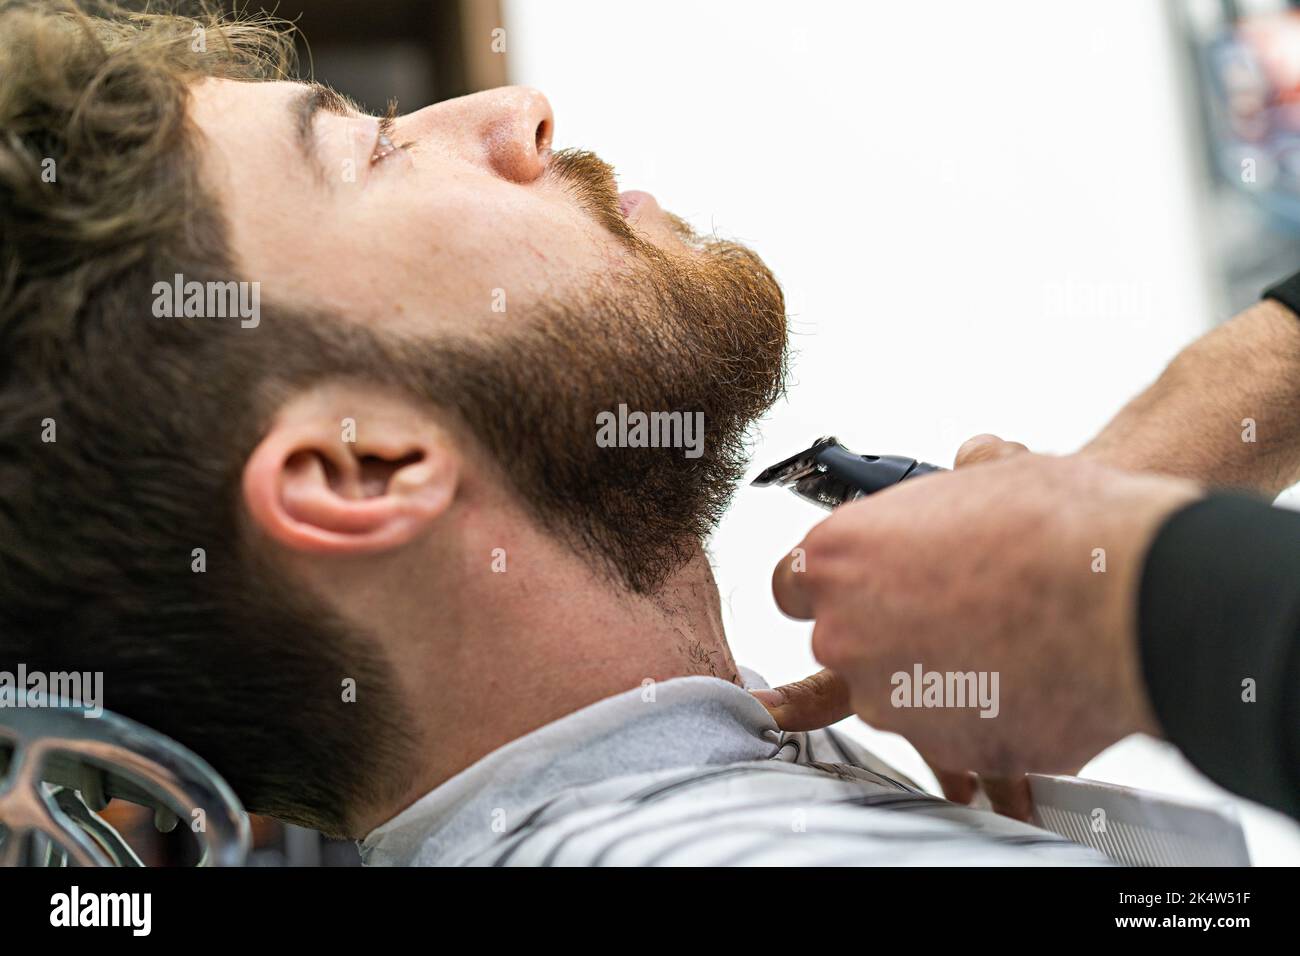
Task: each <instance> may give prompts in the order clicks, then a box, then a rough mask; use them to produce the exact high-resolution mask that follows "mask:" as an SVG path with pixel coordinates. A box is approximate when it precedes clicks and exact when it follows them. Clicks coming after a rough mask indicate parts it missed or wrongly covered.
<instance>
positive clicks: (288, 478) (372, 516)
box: [243, 415, 459, 555]
mask: <svg viewBox="0 0 1300 956" xmlns="http://www.w3.org/2000/svg"><path fill="white" fill-rule="evenodd" d="M354 437H355V438H356V440H351V441H349V440H344V439H343V438H341V437H340V431H339V429H338V427H337V420H336V419H335V418H333V417H332V416H326V415H319V416H311V415H308V416H302V417H298V418H295V417H292V416H290V417H288V418H282V419H281V420H280V421H278V422H277V423H276V425H274V426H273V427H272V429H271V432H270V433H269V434H268V435H267V436H266V437H265V438H263V439H262V441H261V443H260V444H259V445H258V446H257V448H256V449H254V451H253V454H252V455H251V456H249V459H248V461H247V462H246V463H245V465H244V475H243V496H244V504H245V507H246V508H247V510H248V514H249V516H250V518H251V519H252V521H253V523H254V525H256V526H257V527H258V528H259V529H260V530H261V531H262V532H263V533H265V534H266V535H267V536H268V537H270V538H271V539H273V540H275V541H277V542H279V543H280V544H282V545H284V546H285V547H288V548H290V549H292V550H295V551H305V552H313V553H317V554H339V555H347V554H366V553H377V552H381V551H387V550H390V549H393V548H397V547H400V546H402V545H404V544H407V543H408V542H410V541H412V540H414V539H416V538H419V537H420V536H422V535H423V534H425V533H427V532H428V531H429V530H430V528H431V527H432V526H433V524H434V523H435V522H436V521H437V519H438V518H439V517H441V516H442V515H443V514H444V513H445V512H446V511H447V509H448V507H450V505H451V502H452V499H453V498H454V497H455V492H456V485H457V480H458V473H459V457H458V455H457V454H456V452H455V450H454V449H453V448H452V447H451V446H450V445H449V444H448V443H447V442H446V441H445V438H444V436H443V435H442V434H441V433H440V432H439V431H438V430H436V429H434V428H432V427H421V426H420V425H414V426H413V424H412V420H411V417H410V416H408V415H396V416H389V417H382V416H376V417H374V418H373V419H371V420H369V421H368V422H367V425H366V427H365V428H364V429H361V434H360V435H358V436H354Z"/></svg>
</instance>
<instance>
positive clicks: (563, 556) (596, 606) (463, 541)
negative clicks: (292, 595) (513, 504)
mask: <svg viewBox="0 0 1300 956" xmlns="http://www.w3.org/2000/svg"><path fill="white" fill-rule="evenodd" d="M460 528H461V533H460V534H458V535H456V536H455V539H454V544H452V545H451V546H446V547H444V548H443V549H442V550H441V553H439V554H436V555H431V556H430V558H431V560H430V563H429V564H428V565H426V566H427V567H432V568H436V569H437V571H436V581H434V582H427V586H416V587H414V588H408V589H406V593H407V595H408V596H409V597H411V598H414V601H410V600H408V607H407V624H408V626H407V627H406V628H405V629H404V630H405V633H403V634H401V635H400V636H398V635H388V637H390V638H394V640H392V641H391V642H390V641H386V643H387V644H388V650H389V653H390V655H391V656H392V657H393V658H394V665H395V668H396V670H397V672H398V674H399V675H401V678H402V680H403V681H404V684H405V688H404V690H405V698H406V700H408V701H412V702H414V706H415V707H416V708H418V713H417V714H416V715H415V716H416V721H417V724H419V726H418V727H417V728H416V731H417V734H418V735H419V738H420V739H422V741H423V743H422V744H421V752H420V759H419V761H418V763H419V766H420V770H419V772H418V773H417V776H416V779H415V780H414V781H413V784H412V786H411V787H410V788H409V790H408V791H407V793H406V795H405V797H404V798H403V802H401V805H400V806H395V807H389V808H384V809H383V810H381V811H379V812H378V813H376V814H374V815H373V816H374V819H372V820H371V821H369V822H370V823H371V824H372V825H377V824H378V823H380V822H383V821H384V820H386V819H388V818H390V817H391V816H393V815H394V814H395V813H396V812H398V811H400V810H401V809H402V808H403V807H405V806H406V805H408V804H409V803H411V802H413V801H414V800H417V799H419V797H421V796H423V795H424V794H425V793H427V792H428V791H430V790H432V789H433V788H434V787H435V786H437V785H438V784H440V783H442V782H443V781H445V780H447V779H448V778H450V777H452V776H453V775H455V774H456V773H458V772H459V771H461V770H463V769H464V768H466V767H468V766H469V765H470V764H472V763H474V762H475V761H477V760H479V759H481V758H482V757H484V756H486V755H487V754H488V753H490V752H491V751H493V750H495V749H497V748H498V747H501V746H503V745H504V744H506V743H509V742H510V741H512V740H514V739H516V738H518V737H521V736H523V735H524V734H527V733H528V732H530V731H532V730H536V729H537V728H538V727H541V726H543V725H545V724H547V723H550V722H552V721H555V720H558V719H559V718H561V717H563V716H565V715H567V714H570V713H573V712H574V711H576V710H579V709H581V708H582V707H585V706H587V705H589V704H592V703H595V702H596V701H598V700H602V699H604V698H606V697H610V696H613V695H614V694H618V693H622V692H623V691H627V690H630V689H633V688H636V687H641V686H644V685H646V684H647V682H652V681H654V682H657V681H664V680H669V679H671V678H674V677H681V676H685V675H692V674H700V675H706V676H713V677H717V678H720V679H722V680H726V681H730V682H732V683H739V682H740V678H739V676H738V673H737V670H736V665H735V661H734V660H733V659H732V656H731V651H730V649H729V648H728V646H727V641H726V636H725V634H724V631H723V626H722V616H721V609H720V604H719V598H718V589H717V584H716V582H715V581H714V578H713V571H712V569H711V568H710V567H709V563H708V559H707V557H706V555H705V553H704V550H703V548H702V547H699V548H697V550H696V553H695V555H694V556H693V557H692V558H691V560H690V561H689V562H688V563H687V564H686V565H685V566H684V567H682V568H681V569H680V570H679V571H678V572H676V573H675V574H674V575H673V576H672V577H671V578H670V579H669V580H668V581H667V582H666V584H665V585H664V587H663V588H662V589H661V590H660V591H659V592H657V593H656V594H654V595H653V596H646V595H638V594H633V593H631V592H629V591H628V590H627V589H626V588H624V587H622V586H620V585H617V584H615V583H613V582H612V581H611V580H609V579H608V578H607V577H605V576H603V575H601V574H600V573H599V572H597V571H596V570H594V569H593V568H592V567H591V566H590V564H589V563H588V562H586V561H585V560H584V559H583V558H582V557H580V556H579V555H577V554H575V553H574V551H573V550H572V549H571V548H570V547H568V546H567V545H565V544H563V543H561V542H559V541H557V540H556V539H555V537H554V536H552V535H549V534H546V533H544V532H542V531H540V530H538V529H537V528H536V527H535V526H534V524H533V523H532V522H531V521H526V520H519V518H518V516H517V515H511V514H508V513H506V512H504V511H503V510H502V509H501V508H500V507H492V508H481V509H473V508H471V509H469V510H468V513H467V514H463V515H462V516H461V522H460ZM413 583H414V582H413ZM388 610H389V611H391V610H392V607H391V605H389V607H388Z"/></svg>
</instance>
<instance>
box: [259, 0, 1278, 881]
mask: <svg viewBox="0 0 1300 956" xmlns="http://www.w3.org/2000/svg"><path fill="white" fill-rule="evenodd" d="M241 5H243V6H252V7H258V6H262V4H259V3H251V4H241ZM265 6H266V8H268V9H271V10H273V11H274V12H275V13H276V14H277V15H279V16H281V17H284V18H286V19H290V20H293V21H295V22H296V23H297V24H298V25H299V26H300V27H301V29H302V32H303V34H304V35H305V36H306V37H307V39H308V40H309V41H310V48H309V49H307V48H304V50H303V54H304V55H303V65H304V68H305V69H306V68H310V69H311V70H313V71H314V73H315V76H316V78H317V79H319V80H322V81H324V82H327V83H330V84H333V85H334V86H336V87H338V88H339V89H341V90H343V91H344V92H347V93H349V94H351V95H352V96H353V97H355V98H356V99H358V100H359V101H360V102H362V103H363V104H365V105H366V106H368V107H369V108H371V109H374V110H376V111H378V110H381V109H382V108H383V106H384V105H385V103H386V102H387V101H388V99H389V98H390V97H392V96H396V97H397V98H398V100H399V101H400V104H401V108H402V109H403V110H409V109H414V108H417V107H418V106H422V105H424V104H426V103H428V102H432V101H435V100H439V99H444V98H448V97H451V96H456V95H460V94H462V93H466V92H472V91H474V90H478V89H484V88H489V87H492V86H496V85H499V84H501V83H506V82H510V83H523V84H529V85H532V86H536V87H538V88H540V89H541V90H542V91H543V92H544V93H545V94H546V95H547V96H548V97H549V98H550V100H551V103H552V104H553V106H554V108H555V116H556V145H557V146H581V147H584V148H588V149H592V150H595V151H596V152H597V153H599V154H600V155H601V156H603V157H604V158H605V159H607V160H609V161H610V162H612V163H613V164H614V166H615V167H616V168H617V169H618V171H619V174H620V185H621V188H624V189H630V188H636V189H646V190H648V191H651V192H653V193H654V194H655V195H656V197H657V198H658V199H659V201H660V203H661V204H662V205H663V206H664V207H665V208H667V209H670V210H673V211H675V212H677V213H678V214H680V215H682V216H685V217H686V218H687V219H689V220H690V221H691V222H692V223H693V224H694V225H695V226H696V227H697V228H699V229H701V230H702V231H716V232H718V233H719V234H720V235H723V236H728V237H732V238H737V239H740V240H742V241H744V242H746V243H748V244H751V245H752V246H754V247H755V248H756V249H757V250H758V251H759V252H760V253H761V254H762V255H763V257H764V258H765V259H766V260H767V262H768V263H769V264H770V265H771V266H772V267H773V269H774V270H775V272H776V274H777V275H778V277H780V278H781V280H782V282H783V285H784V287H785V290H786V294H787V299H788V305H789V310H790V312H791V314H792V318H793V327H794V330H795V335H794V340H793V342H794V348H795V350H796V355H795V359H794V364H793V370H794V375H793V380H792V382H793V386H792V388H791V391H790V395H789V399H788V401H786V402H785V403H783V404H782V405H780V406H779V407H778V408H777V409H775V410H774V412H773V413H772V415H771V416H770V417H769V419H768V420H767V421H766V422H764V423H763V425H762V427H761V428H760V430H759V432H758V434H757V441H756V445H755V458H754V461H755V467H754V469H753V470H754V472H755V473H756V472H757V470H758V468H759V467H760V466H761V465H763V464H766V463H770V462H771V461H773V460H776V459H778V458H783V457H785V456H787V455H790V454H792V453H794V452H795V451H797V450H799V449H801V448H803V447H805V446H807V445H808V444H810V443H811V441H812V440H813V439H814V438H816V437H818V436H819V435H823V434H835V435H838V436H839V437H840V438H841V439H842V440H843V441H844V442H845V443H847V444H848V445H849V446H850V447H852V448H854V449H856V450H858V451H861V452H875V453H897V454H906V455H909V456H916V457H919V458H923V459H926V460H929V461H932V462H935V463H939V464H951V462H952V457H953V454H954V452H955V451H956V449H957V447H958V445H959V444H960V443H961V441H962V440H964V439H965V438H967V437H969V436H970V435H973V434H976V433H978V432H984V431H992V432H996V433H998V434H1000V435H1002V436H1003V437H1006V438H1012V439H1016V440H1019V441H1023V442H1025V443H1026V444H1028V445H1029V446H1030V447H1031V448H1034V449H1037V450H1041V451H1048V452H1068V451H1071V450H1073V449H1075V448H1077V447H1078V446H1079V445H1081V444H1082V443H1083V442H1085V441H1086V440H1087V439H1088V438H1090V437H1091V436H1092V435H1093V434H1094V433H1095V432H1096V431H1097V430H1098V429H1100V428H1101V426H1102V425H1103V424H1104V423H1105V422H1106V421H1107V420H1108V419H1109V418H1110V417H1111V416H1112V415H1113V414H1114V413H1115V412H1116V411H1118V409H1119V408H1120V407H1121V406H1122V405H1123V404H1124V402H1125V401H1126V400H1127V399H1128V398H1130V397H1131V396H1132V395H1134V394H1135V393H1136V392H1138V391H1139V390H1141V389H1142V388H1143V387H1144V386H1145V385H1146V384H1148V383H1149V382H1150V381H1151V380H1152V379H1154V378H1155V376H1156V375H1157V374H1158V373H1159V372H1160V370H1161V368H1162V367H1163V366H1164V364H1165V363H1166V362H1167V361H1168V360H1169V359H1170V358H1171V357H1172V356H1173V355H1174V354H1175V353H1176V352H1177V351H1178V350H1179V349H1180V348H1181V347H1182V346H1183V345H1185V344H1187V343H1188V342H1189V341H1191V340H1192V339H1193V338H1195V337H1196V336H1198V335H1200V334H1201V333H1202V332H1204V331H1205V330H1207V329H1208V328H1210V327H1211V326H1212V325H1213V324H1214V323H1216V322H1219V321H1222V320H1223V319H1225V318H1227V317H1228V316H1230V315H1231V314H1232V313H1233V312H1234V311H1235V310H1237V309H1239V308H1240V307H1242V306H1244V305H1246V304H1248V303H1249V302H1251V301H1252V300H1254V299H1255V298H1256V297H1257V296H1258V293H1259V290H1260V289H1261V288H1262V287H1263V286H1264V285H1265V284H1267V283H1268V282H1270V281H1272V280H1274V279H1277V278H1280V277H1282V276H1284V275H1286V274H1289V273H1290V272H1292V271H1294V270H1295V269H1296V268H1297V267H1300V12H1296V11H1293V10H1292V9H1291V7H1292V6H1293V4H1288V3H1285V2H1282V0H1255V2H1245V0H1242V2H1226V0H1203V2H1197V0H1093V2H1090V3H1087V4H1079V3H1066V2H1049V3H1044V2H1042V0H998V2H996V3H970V2H963V0H929V2H926V3H912V4H901V3H894V4H885V3H862V4H849V3H841V2H830V0H805V2H803V3H800V4H798V5H797V6H795V5H791V4H789V3H781V2H777V0H655V2H620V3H616V4H615V3H609V2H600V0H546V2H541V0H500V2H498V0H367V2H366V3H364V4H360V3H351V2H348V0H278V2H274V3H267V4H265ZM1284 502H1286V503H1289V504H1292V505H1294V504H1295V502H1296V496H1295V495H1294V494H1290V493H1289V494H1288V495H1287V496H1284ZM820 516H821V513H820V512H818V511H816V510H815V509H812V508H811V507H809V506H808V505H806V504H804V503H802V502H799V501H797V500H796V499H795V498H794V497H793V496H791V495H786V494H779V493H777V492H775V491H771V490H768V491H763V490H757V489H744V490H742V491H741V492H740V493H739V494H738V495H737V498H736V502H735V505H734V507H733V509H732V510H731V512H730V514H729V515H728V516H727V518H726V519H725V521H724V522H723V524H722V526H721V528H720V529H719V531H718V532H717V534H716V536H715V538H714V540H713V542H712V551H713V554H714V557H715V560H716V566H717V571H718V579H719V584H720V586H721V588H722V594H723V601H724V607H725V609H726V613H727V615H728V625H729V633H730V636H731V640H732V644H733V647H734V648H735V651H736V656H737V659H738V660H740V661H741V662H742V663H744V664H746V665H747V666H749V667H751V668H754V669H756V670H758V671H759V672H760V673H762V674H763V675H764V676H765V677H766V679H767V680H768V681H769V682H771V683H773V684H776V683H780V682H784V681H788V680H792V679H796V678H799V677H802V676H805V675H806V674H807V673H810V672H811V671H812V670H813V669H815V667H816V665H815V663H814V661H813V660H812V657H811V655H810V653H809V650H808V637H809V633H810V628H809V627H808V625H805V624H797V623H794V622H791V621H788V620H786V619H784V618H783V617H782V616H781V615H779V614H778V613H777V611H776V609H775V607H774V605H773V603H772V599H771V596H770V592H769V578H770V574H771V570H772V566H773V565H774V563H775V562H776V560H777V559H778V558H779V557H780V556H781V555H782V554H783V553H784V552H786V551H787V550H788V549H789V548H791V547H792V546H794V545H795V544H797V543H798V541H799V540H800V539H801V538H802V536H803V535H804V534H805V533H806V532H807V531H808V529H809V528H811V527H812V525H813V524H814V523H816V522H817V521H818V520H819V518H820ZM844 728H845V729H846V730H847V731H849V732H851V733H853V734H855V735H856V736H859V737H860V738H862V739H864V740H866V741H867V742H868V743H869V745H871V746H873V747H875V748H876V749H877V750H878V751H879V752H880V753H881V754H882V756H884V757H886V758H887V759H891V760H893V761H894V762H895V763H896V764H898V765H899V766H900V767H901V768H902V769H904V770H905V771H906V772H909V773H911V774H912V775H913V776H915V777H916V778H917V779H920V780H927V781H932V780H933V778H932V777H930V775H929V773H928V771H927V770H926V769H925V767H924V764H923V763H922V762H921V761H920V759H919V758H918V757H917V756H916V754H915V752H914V751H912V749H911V748H910V747H909V746H908V745H907V744H906V743H905V742H904V741H902V740H901V739H900V738H897V737H894V736H892V735H886V734H879V733H876V732H874V731H871V730H870V729H869V728H866V727H865V726H864V725H862V724H861V722H859V721H856V720H852V721H848V722H846V723H845V725H844ZM1083 773H1084V775H1085V776H1092V777H1096V778H1100V779H1103V780H1109V781H1113V782H1117V783H1124V784H1129V785H1134V786H1141V787H1147V788H1150V789H1153V790H1159V791H1164V792H1167V793H1173V794H1178V795H1181V796H1184V797H1186V798H1189V799H1194V800H1199V801H1209V802H1231V803H1234V804H1236V805H1237V806H1238V808H1239V810H1240V812H1241V814H1242V817H1243V819H1244V821H1245V823H1246V829H1247V836H1248V842H1249V844H1250V849H1251V853H1252V856H1253V858H1254V859H1255V861H1256V862H1257V863H1265V864H1266V863H1292V864H1294V863H1297V862H1300V828H1297V827H1296V826H1295V825H1294V824H1292V823H1291V822H1289V821H1287V820H1286V819H1285V818H1283V817H1281V816H1279V815H1277V814H1273V813H1271V812H1269V811H1265V810H1262V809H1260V808H1257V807H1253V806H1250V805H1247V804H1244V803H1243V802H1242V801H1238V800H1235V798H1232V797H1230V796H1229V795H1227V794H1226V793H1225V792H1224V791H1222V790H1219V789H1218V788H1216V787H1214V786H1213V785H1212V784H1210V783H1209V782H1208V781H1206V780H1205V779H1204V778H1202V777H1201V776H1200V775H1199V774H1197V773H1196V772H1195V771H1194V770H1192V769H1191V768H1190V767H1189V766H1188V765H1187V764H1186V762H1185V761H1183V760H1182V758H1181V757H1180V756H1179V755H1178V754H1177V753H1176V752H1174V751H1173V750H1172V748H1169V747H1167V746H1165V745H1162V744H1159V743H1157V742H1155V741H1151V740H1147V739H1140V738H1134V739H1130V740H1128V741H1124V742H1122V743H1120V744H1119V745H1117V746H1115V747H1113V748H1111V749H1110V750H1108V751H1107V752H1105V753H1104V754H1102V755H1101V756H1099V757H1098V758H1097V759H1095V760H1094V761H1093V762H1092V763H1091V764H1089V765H1088V767H1086V768H1085V769H1084V771H1083ZM258 832H259V838H258V839H259V849H258V851H257V853H255V855H254V862H261V863H266V864H271V865H273V864H276V863H283V862H286V861H291V862H299V863H318V862H319V863H331V862H335V863H350V862H355V859H356V854H355V851H354V850H353V849H352V848H351V847H350V846H348V845H339V844H333V843H330V842H329V841H321V840H319V839H318V838H317V837H316V835H315V834H311V833H308V832H306V831H295V830H294V829H293V828H287V829H286V828H282V827H280V826H279V825H278V824H274V823H271V822H270V821H262V822H260V823H259V831H258Z"/></svg>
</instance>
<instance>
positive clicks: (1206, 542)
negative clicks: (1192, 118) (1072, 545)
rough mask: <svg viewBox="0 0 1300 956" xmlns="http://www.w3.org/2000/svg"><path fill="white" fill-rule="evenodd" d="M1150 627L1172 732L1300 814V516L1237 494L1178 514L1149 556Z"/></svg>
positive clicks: (1145, 650) (1143, 609) (1145, 590)
mask: <svg viewBox="0 0 1300 956" xmlns="http://www.w3.org/2000/svg"><path fill="white" fill-rule="evenodd" d="M1138 634H1139V642H1140V646H1141V657H1142V669H1143V672H1144V674H1145V677H1146V683H1147V688H1148V691H1149V693H1150V698H1151V703H1152V706H1153V708H1154V710H1155V713H1156V716H1157V717H1158V718H1159V720H1160V723H1161V725H1162V726H1163V728H1164V730H1165V733H1166V734H1167V735H1168V737H1169V739H1170V740H1171V741H1172V742H1173V743H1175V744H1177V745H1178V747H1179V748H1181V749H1182V751H1183V753H1184V754H1186V755H1187V757H1188V759H1189V760H1191V762H1192V763H1193V764H1195V765H1196V766H1197V767H1198V768H1199V769H1200V770H1201V771H1202V772H1203V773H1205V774H1206V775H1207V776H1209V777H1210V778H1212V779H1213V780H1215V781H1217V782H1218V783H1219V784H1220V785H1222V786H1224V787H1226V788H1228V789H1230V790H1233V791H1235V792H1236V793H1239V794H1241V795H1242V796H1245V797H1248V798H1249V799H1251V800H1256V801H1258V802H1260V803H1263V804H1267V805H1269V806H1272V807H1274V808H1276V809H1278V810H1282V811H1283V812H1285V813H1289V814H1291V815H1292V816H1296V817H1300V783H1298V782H1297V781H1300V649H1298V645H1300V641H1298V640H1297V635H1298V634H1300V514H1296V513H1294V512H1289V511H1283V510H1281V509H1277V508H1271V507H1269V506H1268V505H1266V504H1264V503H1263V502H1261V501H1258V500H1255V499H1252V498H1246V497H1243V496H1238V495H1229V494H1222V495H1214V496H1212V497H1209V498H1206V499H1203V500H1201V501H1198V502H1195V503H1194V504H1191V505H1188V506H1187V507H1185V508H1183V509H1181V510H1180V511H1177V512H1175V513H1174V515H1173V516H1172V517H1170V518H1169V519H1168V520H1167V521H1166V522H1165V524H1164V525H1163V526H1162V527H1161V529H1160V531H1159V532H1158V533H1157V535H1156V537H1155V540H1154V542H1153V543H1152V545H1151V549H1150V551H1149V552H1148V554H1147V559H1146V563H1145V566H1144V569H1143V575H1142V585H1141V591H1140V594H1139V598H1138ZM1247 682H1253V685H1251V684H1248V683H1247ZM1252 686H1253V698H1254V699H1253V702H1250V698H1251V696H1252V694H1251V689H1252Z"/></svg>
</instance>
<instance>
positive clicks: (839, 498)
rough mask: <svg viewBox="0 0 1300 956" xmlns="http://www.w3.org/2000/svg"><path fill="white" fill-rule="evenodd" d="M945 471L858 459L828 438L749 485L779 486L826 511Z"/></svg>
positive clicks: (902, 461) (888, 458)
mask: <svg viewBox="0 0 1300 956" xmlns="http://www.w3.org/2000/svg"><path fill="white" fill-rule="evenodd" d="M935 471H947V469H946V468H940V467H939V466H938V465H931V464H927V463H926V462H923V461H917V460H916V459H915V458H904V457H902V456H901V455H859V454H857V453H856V452H853V451H850V450H849V449H847V448H845V447H844V446H843V445H841V444H840V443H839V440H838V439H836V438H832V437H826V438H819V439H817V441H816V442H814V443H813V446H812V447H811V448H808V449H805V450H804V451H801V452H799V454H797V455H792V456H791V457H789V458H787V459H785V460H784V461H779V462H777V463H776V464H775V465H773V466H772V467H770V468H765V469H764V470H763V471H762V472H761V473H760V474H759V476H758V477H757V478H755V479H754V480H753V481H751V482H750V484H751V485H756V486H757V487H760V488H763V487H766V486H768V485H779V486H781V487H783V488H789V489H790V490H791V491H792V492H794V493H795V494H796V495H798V496H799V497H800V498H803V499H804V500H805V501H811V502H812V503H813V504H815V505H820V506H821V507H823V508H825V509H826V510H828V511H830V510H832V509H834V508H837V507H839V506H840V505H842V504H844V503H845V502H846V501H854V500H856V499H858V498H861V497H863V496H865V495H870V494H875V493H876V492H877V491H883V490H884V489H885V488H888V487H890V486H892V485H896V484H898V483H899V482H900V481H906V480H907V479H909V478H915V477H917V476H918V475H928V474H930V473H931V472H935Z"/></svg>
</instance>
